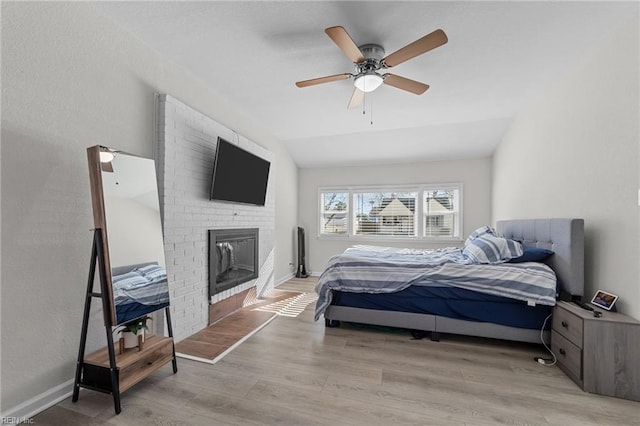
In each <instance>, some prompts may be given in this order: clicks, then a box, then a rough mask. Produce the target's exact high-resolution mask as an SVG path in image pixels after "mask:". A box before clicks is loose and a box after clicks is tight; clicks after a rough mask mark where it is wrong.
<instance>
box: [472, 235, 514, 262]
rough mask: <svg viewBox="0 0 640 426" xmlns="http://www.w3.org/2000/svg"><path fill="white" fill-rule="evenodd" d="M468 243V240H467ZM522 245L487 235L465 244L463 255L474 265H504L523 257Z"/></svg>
mask: <svg viewBox="0 0 640 426" xmlns="http://www.w3.org/2000/svg"><path fill="white" fill-rule="evenodd" d="M467 241H468V240H467ZM522 253H523V251H522V244H520V243H519V242H517V241H514V240H509V239H507V238H501V237H496V236H495V235H491V234H489V233H485V234H484V235H481V236H479V237H477V238H475V239H474V240H471V241H468V244H465V247H464V250H462V254H463V255H464V256H465V257H467V258H468V259H470V260H471V261H472V262H473V263H490V264H495V263H503V262H506V261H508V260H510V259H513V258H514V257H520V256H522Z"/></svg>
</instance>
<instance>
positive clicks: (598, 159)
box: [493, 13, 640, 318]
mask: <svg viewBox="0 0 640 426" xmlns="http://www.w3.org/2000/svg"><path fill="white" fill-rule="evenodd" d="M638 34H639V33H638V14H637V13H636V16H635V17H634V18H633V19H631V20H630V21H629V22H628V23H627V24H626V25H625V26H624V27H623V28H620V29H618V30H616V31H615V33H614V34H613V35H611V36H609V37H605V38H604V39H603V42H602V43H601V44H600V45H599V46H597V47H594V50H593V51H592V52H591V53H590V54H589V55H588V56H587V57H585V58H584V61H583V62H582V63H581V64H579V66H577V67H576V68H575V69H574V70H573V71H572V72H571V73H569V74H568V75H566V76H565V77H564V78H561V79H559V80H558V81H556V82H555V83H554V84H553V85H551V86H550V87H548V88H547V90H546V91H544V92H543V93H541V94H540V95H539V97H538V99H537V100H536V101H535V102H533V103H532V104H531V105H530V106H529V107H528V108H527V109H526V110H524V111H522V112H521V113H520V114H519V115H518V116H517V117H516V119H515V120H514V122H513V124H512V125H511V127H510V129H509V130H508V132H507V134H506V136H505V137H504V140H503V141H502V142H501V144H500V145H499V147H498V149H497V151H496V153H495V156H494V162H493V173H494V176H493V219H494V220H500V219H513V218H543V217H582V218H584V219H585V250H586V270H585V280H586V294H587V295H589V296H591V295H593V293H594V291H595V290H596V289H598V288H601V289H604V290H607V291H610V292H612V293H615V294H618V295H619V296H620V299H619V301H618V303H619V308H620V309H621V310H622V311H623V312H626V313H628V314H631V315H633V316H634V317H636V318H640V280H639V272H640V271H639V270H638V264H639V261H638V260H639V258H640V244H639V240H640V228H639V223H638V182H639V179H640V176H639V164H640V163H639V145H638V142H639V138H640V134H639V124H638V123H639V118H640V115H639V102H640V99H639V97H638V92H639V90H640V87H639V85H638V80H639V79H638V76H639V75H640V74H639V69H638V53H639V52H638V47H639V46H638Z"/></svg>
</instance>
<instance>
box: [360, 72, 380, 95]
mask: <svg viewBox="0 0 640 426" xmlns="http://www.w3.org/2000/svg"><path fill="white" fill-rule="evenodd" d="M383 81H384V79H383V78H382V76H381V75H380V74H376V73H375V72H370V73H367V74H362V75H359V76H358V77H356V79H355V81H354V82H353V85H354V86H356V87H357V88H358V89H359V90H362V91H363V92H373V91H374V90H376V89H377V88H378V87H380V85H381V84H382V82H383Z"/></svg>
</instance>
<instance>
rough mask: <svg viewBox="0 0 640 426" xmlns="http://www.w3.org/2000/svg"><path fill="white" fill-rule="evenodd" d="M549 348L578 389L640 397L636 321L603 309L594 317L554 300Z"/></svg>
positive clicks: (639, 338) (639, 324)
mask: <svg viewBox="0 0 640 426" xmlns="http://www.w3.org/2000/svg"><path fill="white" fill-rule="evenodd" d="M598 310H599V311H601V310H600V309H598ZM551 350H552V351H553V353H554V354H555V355H556V357H557V358H558V367H560V369H561V370H562V371H564V372H565V373H566V374H567V376H569V377H570V378H571V379H572V380H573V381H574V382H576V383H577V384H578V386H580V387H581V388H582V390H584V391H586V392H591V393H596V394H601V395H608V396H615V397H618V398H625V399H632V400H634V401H640V322H639V321H636V320H634V319H633V318H630V317H628V316H626V315H622V314H619V313H615V312H607V311H602V317H600V318H596V317H594V316H593V312H591V311H587V310H584V309H582V308H580V307H579V306H577V305H576V304H574V303H569V302H558V304H557V305H556V307H555V308H554V310H553V328H552V330H551Z"/></svg>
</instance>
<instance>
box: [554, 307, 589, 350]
mask: <svg viewBox="0 0 640 426" xmlns="http://www.w3.org/2000/svg"><path fill="white" fill-rule="evenodd" d="M583 326H584V324H583V320H582V318H580V317H579V316H577V315H574V314H572V313H571V312H569V311H567V310H566V309H561V308H559V307H556V309H554V310H553V329H554V330H555V331H557V332H558V333H559V334H561V335H562V336H563V337H565V338H566V339H568V340H569V341H570V342H571V343H573V344H574V345H576V346H577V347H579V348H580V349H582V332H583Z"/></svg>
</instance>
